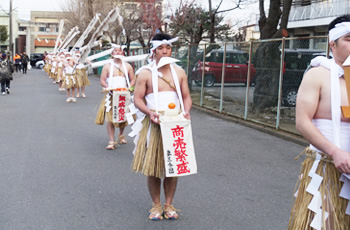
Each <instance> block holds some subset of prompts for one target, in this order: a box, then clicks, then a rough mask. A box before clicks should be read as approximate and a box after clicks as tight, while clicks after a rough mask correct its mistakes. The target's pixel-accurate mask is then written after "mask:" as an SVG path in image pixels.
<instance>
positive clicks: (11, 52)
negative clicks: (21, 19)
mask: <svg viewBox="0 0 350 230" xmlns="http://www.w3.org/2000/svg"><path fill="white" fill-rule="evenodd" d="M9 28H10V41H9V48H10V55H9V57H8V58H9V60H11V61H12V60H13V59H12V57H13V44H12V0H10V25H9Z"/></svg>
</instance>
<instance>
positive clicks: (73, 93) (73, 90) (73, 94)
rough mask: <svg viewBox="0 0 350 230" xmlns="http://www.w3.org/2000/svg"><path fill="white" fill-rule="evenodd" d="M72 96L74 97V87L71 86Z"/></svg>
mask: <svg viewBox="0 0 350 230" xmlns="http://www.w3.org/2000/svg"><path fill="white" fill-rule="evenodd" d="M72 98H75V88H74V87H72Z"/></svg>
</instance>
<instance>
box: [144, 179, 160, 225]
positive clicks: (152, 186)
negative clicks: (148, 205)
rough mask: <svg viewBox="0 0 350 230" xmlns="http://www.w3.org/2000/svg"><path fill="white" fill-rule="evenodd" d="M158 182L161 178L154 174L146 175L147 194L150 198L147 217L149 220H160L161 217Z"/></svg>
mask: <svg viewBox="0 0 350 230" xmlns="http://www.w3.org/2000/svg"><path fill="white" fill-rule="evenodd" d="M160 184H161V180H160V179H159V178H157V177H154V176H149V177H147V186H148V191H149V194H150V195H151V199H152V202H153V204H152V209H151V210H150V214H149V219H151V220H161V219H163V216H162V213H163V209H162V205H161V203H160Z"/></svg>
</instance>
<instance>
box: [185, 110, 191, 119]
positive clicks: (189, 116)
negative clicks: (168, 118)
mask: <svg viewBox="0 0 350 230" xmlns="http://www.w3.org/2000/svg"><path fill="white" fill-rule="evenodd" d="M184 118H186V119H187V120H191V115H190V113H188V112H185V113H184Z"/></svg>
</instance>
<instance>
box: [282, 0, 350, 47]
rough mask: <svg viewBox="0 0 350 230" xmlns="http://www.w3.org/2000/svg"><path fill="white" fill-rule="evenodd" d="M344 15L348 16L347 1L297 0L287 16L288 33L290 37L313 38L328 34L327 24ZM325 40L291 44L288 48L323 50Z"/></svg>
mask: <svg viewBox="0 0 350 230" xmlns="http://www.w3.org/2000/svg"><path fill="white" fill-rule="evenodd" d="M344 14H350V1H348V0H299V1H296V3H295V4H294V5H293V6H292V8H291V11H290V14H289V22H288V32H289V35H290V36H291V37H309V36H311V37H313V36H322V35H327V34H328V24H329V23H330V22H331V21H332V20H334V19H335V18H336V17H339V16H341V15H344ZM326 45H327V40H326V39H310V40H308V41H307V42H306V41H303V42H297V41H294V43H293V42H291V44H290V46H291V47H290V48H309V49H325V47H326Z"/></svg>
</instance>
